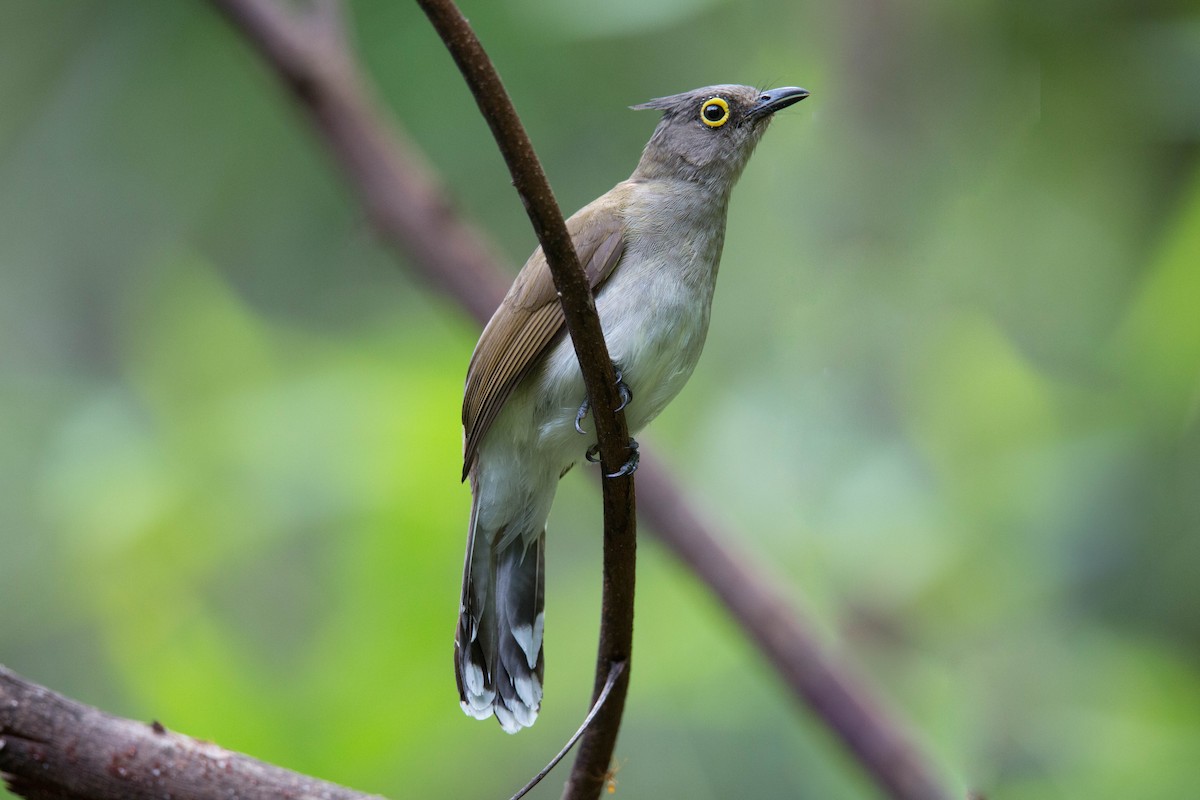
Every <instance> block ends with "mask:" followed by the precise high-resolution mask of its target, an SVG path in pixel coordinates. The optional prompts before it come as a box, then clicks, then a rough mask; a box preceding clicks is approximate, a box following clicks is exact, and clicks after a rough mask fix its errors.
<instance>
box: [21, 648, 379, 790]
mask: <svg viewBox="0 0 1200 800" xmlns="http://www.w3.org/2000/svg"><path fill="white" fill-rule="evenodd" d="M0 774H3V775H4V777H5V780H6V782H7V783H8V785H9V787H10V788H11V789H12V791H13V792H15V793H16V794H19V795H20V796H22V797H25V798H29V799H30V800H159V798H163V797H177V798H187V800H227V798H230V797H237V798H240V800H279V798H284V797H295V798H312V799H313V800H318V798H319V799H320V800H383V798H381V797H379V796H378V795H366V794H362V793H361V792H355V791H353V790H351V789H345V788H343V787H341V786H337V785H335V784H332V783H326V782H325V781H320V780H317V779H316V778H310V777H308V776H307V775H301V774H299V773H296V772H290V771H288V770H286V769H283V768H282V767H276V766H273V765H271V764H265V763H263V762H262V761H258V760H256V759H253V758H250V757H249V756H244V755H241V754H240V753H234V752H231V751H229V750H225V749H223V748H221V747H217V746H216V745H215V744H212V743H211V742H202V741H200V740H199V739H193V738H191V737H190V736H183V735H180V734H178V733H172V732H171V731H168V730H166V729H165V728H163V726H161V725H159V724H158V723H152V724H146V723H144V722H134V721H133V720H128V719H121V718H119V717H114V716H111V715H109V714H105V713H104V712H102V711H99V710H97V709H95V708H92V707H91V706H86V705H84V704H83V703H79V702H76V701H75V700H71V699H69V698H66V697H63V696H62V695H59V694H55V693H54V692H52V691H50V690H49V689H44V688H42V687H41V686H38V685H36V684H33V683H30V682H28V681H26V680H25V679H24V678H22V677H21V676H20V675H17V674H16V673H15V672H12V671H11V670H8V669H5V668H4V667H3V666H0Z"/></svg>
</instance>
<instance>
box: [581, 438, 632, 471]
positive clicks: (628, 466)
mask: <svg viewBox="0 0 1200 800" xmlns="http://www.w3.org/2000/svg"><path fill="white" fill-rule="evenodd" d="M583 457H584V458H586V459H587V460H588V461H590V462H592V463H593V464H597V463H599V462H600V444H599V443H596V444H594V445H592V446H591V447H589V448H588V449H587V452H586V453H584V454H583ZM641 459H642V456H641V454H640V453H639V452H638V443H637V439H630V440H629V458H628V459H626V460H625V463H624V464H622V465H621V468H620V469H618V470H617V471H616V472H613V473H611V474H608V475H605V476H604V477H606V478H620V477H621V476H622V475H632V474H633V473H635V472H637V468H638V462H639V461H641Z"/></svg>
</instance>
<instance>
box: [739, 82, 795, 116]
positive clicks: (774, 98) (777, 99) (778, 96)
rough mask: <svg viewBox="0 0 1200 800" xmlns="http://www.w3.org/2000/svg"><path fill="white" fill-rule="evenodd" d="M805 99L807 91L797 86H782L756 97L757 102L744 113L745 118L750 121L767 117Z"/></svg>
mask: <svg viewBox="0 0 1200 800" xmlns="http://www.w3.org/2000/svg"><path fill="white" fill-rule="evenodd" d="M806 97H808V90H807V89H801V88H800V87H799V86H784V87H782V88H779V89H771V90H769V91H766V92H763V93H762V94H760V95H759V96H758V100H757V101H756V102H755V103H754V105H752V106H750V110H749V111H748V112H746V116H748V117H749V118H750V119H759V118H760V117H769V116H771V115H772V114H774V113H775V112H776V111H778V110H780V109H781V108H787V107H788V106H790V105H792V104H793V103H799V102H800V101H801V100H803V99H804V98H806Z"/></svg>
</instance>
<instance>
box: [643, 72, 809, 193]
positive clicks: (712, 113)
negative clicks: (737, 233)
mask: <svg viewBox="0 0 1200 800" xmlns="http://www.w3.org/2000/svg"><path fill="white" fill-rule="evenodd" d="M806 97H808V92H807V91H806V90H804V89H801V88H799V87H796V86H785V87H782V88H779V89H768V90H765V91H764V90H761V89H755V88H754V87H753V86H738V85H734V84H726V85H720V86H706V87H704V88H702V89H695V90H693V91H690V92H684V93H682V94H675V95H671V96H669V97H659V98H656V99H654V100H651V101H649V102H648V103H642V104H641V105H636V106H633V108H634V109H654V110H657V111H661V112H662V114H663V116H662V119H661V120H660V121H659V123H658V127H657V128H655V130H654V135H653V136H651V137H650V142H649V143H648V144H647V145H646V149H645V151H644V152H643V153H642V160H641V162H640V163H639V164H638V169H637V172H635V173H634V177H643V178H671V177H677V178H682V179H688V180H700V181H704V182H713V181H719V182H725V183H727V184H728V185H729V186H732V185H733V182H734V181H736V180H737V178H738V176H739V175H741V172H742V168H743V167H745V166H746V161H747V160H748V159H749V158H750V154H751V153H753V152H754V147H755V145H757V144H758V140H759V139H761V138H762V135H763V132H764V131H766V129H767V124H768V123H769V122H770V121H771V118H772V117H773V116H774V114H775V112H776V111H779V110H780V109H783V108H787V107H788V106H790V105H792V104H793V103H798V102H800V101H801V100H803V99H804V98H806Z"/></svg>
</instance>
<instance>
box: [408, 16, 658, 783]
mask: <svg viewBox="0 0 1200 800" xmlns="http://www.w3.org/2000/svg"><path fill="white" fill-rule="evenodd" d="M417 3H418V5H420V6H421V8H422V9H423V10H424V11H425V14H426V16H427V17H429V21H430V22H431V23H432V24H433V27H434V29H435V30H436V31H437V32H438V35H439V36H441V38H442V41H443V42H444V43H445V45H446V48H447V49H448V50H449V51H450V54H451V55H452V56H453V58H454V61H455V63H456V64H458V68H459V70H460V71H461V72H462V74H463V77H464V78H465V79H466V81H467V85H468V86H469V87H470V89H471V93H472V94H473V95H474V96H475V102H476V103H477V104H478V105H479V111H480V113H482V114H483V117H484V119H486V120H487V123H488V126H489V127H490V128H491V130H492V136H493V137H495V139H496V143H497V144H498V145H499V147H500V152H501V153H502V154H503V156H504V160H505V162H506V163H507V164H508V169H509V172H510V173H511V174H512V178H513V185H514V186H515V187H516V189H517V192H518V193H519V194H520V196H521V199H522V201H524V204H525V210H526V212H527V213H528V214H529V221H530V222H531V223H532V224H533V229H534V232H535V233H536V234H537V238H538V241H539V242H541V245H542V251H543V252H544V253H545V254H546V261H547V262H548V263H549V266H550V273H551V275H552V276H553V278H554V286H555V288H556V289H557V290H558V295H559V298H560V300H561V302H562V307H563V316H564V317H565V318H566V325H567V331H568V332H569V333H570V335H571V341H572V343H573V344H574V346H575V356H576V358H577V359H578V360H579V366H580V369H581V370H582V371H583V381H584V385H585V386H586V387H587V391H588V397H589V399H590V400H591V405H592V414H593V418H594V420H595V424H596V434H597V439H598V441H599V444H600V464H601V466H602V467H603V470H604V473H605V474H606V475H611V474H614V473H616V472H617V471H618V470H619V469H620V468H621V466H622V465H623V464H624V462H625V459H626V458H627V457H628V455H629V453H628V442H629V430H628V428H627V427H626V425H625V417H624V414H621V413H618V412H616V411H615V409H616V408H617V404H618V402H619V398H618V395H617V389H616V385H617V381H616V374H615V372H614V371H613V366H612V360H611V359H610V358H609V355H608V347H607V346H606V345H605V342H604V334H603V332H602V331H601V329H600V318H599V316H598V315H597V314H596V305H595V301H594V299H593V297H592V292H591V288H590V286H589V285H588V281H587V278H586V277H585V275H584V273H583V269H582V268H581V267H580V265H579V258H578V256H577V255H576V253H575V247H574V245H573V244H572V242H571V237H570V235H569V234H568V233H567V227H566V224H565V223H564V222H563V218H562V212H561V211H560V210H559V208H558V203H557V202H556V201H555V199H554V193H553V191H552V190H551V189H550V184H549V182H548V181H547V180H546V175H545V173H544V172H543V170H542V166H541V164H540V163H539V162H538V159H537V156H536V155H535V154H534V152H533V145H532V144H530V142H529V137H528V136H527V135H526V133H525V128H524V126H523V125H522V124H521V120H520V118H519V117H518V116H517V112H516V110H515V109H514V108H513V105H512V101H511V100H510V99H509V97H508V92H507V91H505V89H504V85H503V83H501V81H500V76H499V74H497V72H496V69H495V67H494V66H493V65H492V62H491V59H489V58H488V55H487V53H486V52H484V49H483V46H482V45H481V44H480V43H479V39H478V38H477V37H476V36H475V33H474V31H472V30H471V26H470V25H469V24H468V23H467V20H466V18H464V17H463V15H462V12H460V11H459V10H458V7H457V6H456V5H455V4H454V3H453V2H452V0H417ZM603 493H604V570H603V571H604V577H603V589H602V599H601V611H600V641H599V645H598V648H597V655H596V677H595V682H594V687H593V691H592V701H593V704H595V703H596V702H597V701H598V700H599V698H600V696H601V693H602V692H603V691H604V688H605V684H606V682H607V681H608V679H609V675H610V674H611V673H612V671H613V670H614V669H617V665H621V666H622V669H621V670H620V672H619V674H618V675H617V679H616V681H615V683H614V684H613V685H612V689H611V693H610V694H609V696H608V699H607V700H606V701H605V702H604V703H603V705H602V706H601V707H600V709H599V711H598V712H597V713H596V716H595V718H594V719H593V721H592V724H591V725H590V726H589V727H588V728H587V730H586V731H585V732H584V734H583V738H582V739H581V740H580V744H579V752H578V753H577V754H576V757H575V764H574V767H573V768H572V770H571V776H570V778H569V780H568V781H567V785H566V789H565V791H564V794H563V797H564V798H569V799H570V800H583V799H584V798H595V797H599V796H600V791H601V788H602V787H603V784H604V775H605V773H606V772H607V771H608V765H609V763H610V762H611V761H612V754H613V749H614V748H615V747H616V743H617V733H618V731H619V730H620V726H621V714H622V712H623V710H624V706H625V694H626V691H627V688H628V686H629V671H630V670H629V667H630V664H629V662H630V655H631V652H632V647H633V594H634V582H635V572H636V558H637V530H636V514H635V503H634V492H633V477H632V476H631V475H625V476H621V477H616V478H605V479H604V481H603Z"/></svg>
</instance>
